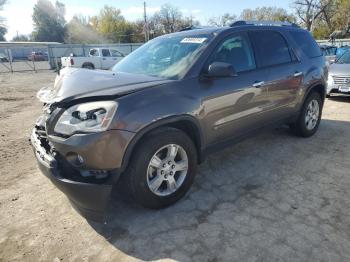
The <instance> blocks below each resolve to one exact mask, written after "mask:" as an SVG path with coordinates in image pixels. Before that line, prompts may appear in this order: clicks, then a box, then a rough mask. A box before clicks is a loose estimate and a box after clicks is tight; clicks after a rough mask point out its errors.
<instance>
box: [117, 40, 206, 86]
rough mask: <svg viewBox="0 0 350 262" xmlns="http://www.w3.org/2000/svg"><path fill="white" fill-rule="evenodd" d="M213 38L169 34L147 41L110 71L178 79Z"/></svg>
mask: <svg viewBox="0 0 350 262" xmlns="http://www.w3.org/2000/svg"><path fill="white" fill-rule="evenodd" d="M211 38H212V36H211V35H208V34H197V35H191V36H183V35H182V36H179V35H173V36H172V35H169V36H165V37H160V38H156V39H153V40H151V41H149V42H148V43H146V44H144V45H143V46H141V47H140V48H138V49H136V50H135V51H134V52H132V53H131V54H130V55H128V56H127V57H125V58H124V59H123V60H122V61H120V62H119V63H118V64H116V65H115V66H114V67H113V69H112V70H113V71H116V72H125V73H133V74H143V75H148V76H155V77H161V78H165V79H179V78H181V77H183V76H184V74H185V73H186V72H187V71H188V69H189V68H190V66H191V65H192V63H193V62H194V61H195V60H196V59H197V58H198V56H199V55H200V54H201V52H202V51H203V50H204V49H205V47H206V46H207V45H208V42H209V41H210V39H211Z"/></svg>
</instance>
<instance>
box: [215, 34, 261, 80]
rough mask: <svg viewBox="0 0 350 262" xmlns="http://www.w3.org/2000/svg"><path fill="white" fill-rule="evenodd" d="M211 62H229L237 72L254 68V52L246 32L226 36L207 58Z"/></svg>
mask: <svg viewBox="0 0 350 262" xmlns="http://www.w3.org/2000/svg"><path fill="white" fill-rule="evenodd" d="M209 61H210V64H211V63H213V62H224V63H229V64H231V65H232V66H233V68H234V69H235V70H236V72H237V73H239V72H244V71H249V70H252V69H255V68H256V65H255V59H254V53H253V49H252V46H251V44H250V41H249V38H248V36H247V35H246V34H234V35H231V36H229V37H228V38H226V39H225V40H224V41H223V42H222V43H221V44H220V45H219V46H218V48H217V49H216V50H215V51H214V53H213V54H212V55H211V58H210V59H209Z"/></svg>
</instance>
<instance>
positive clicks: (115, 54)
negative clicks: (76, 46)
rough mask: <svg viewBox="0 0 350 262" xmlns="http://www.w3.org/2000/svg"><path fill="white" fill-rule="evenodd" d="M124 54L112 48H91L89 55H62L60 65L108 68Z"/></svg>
mask: <svg viewBox="0 0 350 262" xmlns="http://www.w3.org/2000/svg"><path fill="white" fill-rule="evenodd" d="M123 57H124V54H122V53H121V52H119V51H118V50H116V49H112V48H92V49H90V51H89V56H88V57H84V56H72V55H71V56H69V57H62V58H61V63H62V67H79V68H87V69H110V68H111V67H112V66H114V65H115V64H116V63H118V62H119V61H120V60H122V59H123Z"/></svg>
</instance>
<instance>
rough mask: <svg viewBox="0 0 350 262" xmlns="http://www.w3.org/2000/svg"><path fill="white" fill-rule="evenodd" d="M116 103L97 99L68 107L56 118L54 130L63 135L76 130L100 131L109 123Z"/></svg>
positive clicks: (116, 105) (70, 133) (115, 109)
mask: <svg viewBox="0 0 350 262" xmlns="http://www.w3.org/2000/svg"><path fill="white" fill-rule="evenodd" d="M117 108H118V103H117V102H114V101H99V102H89V103H83V104H78V105H75V106H72V107H70V108H68V109H67V110H66V111H65V112H64V113H63V114H62V115H61V116H60V118H59V119H58V121H57V123H56V126H55V129H54V131H55V132H56V133H59V134H63V135H72V134H73V133H76V132H101V131H105V130H107V128H108V127H109V125H110V124H111V122H112V120H113V117H114V115H115V112H116V111H117Z"/></svg>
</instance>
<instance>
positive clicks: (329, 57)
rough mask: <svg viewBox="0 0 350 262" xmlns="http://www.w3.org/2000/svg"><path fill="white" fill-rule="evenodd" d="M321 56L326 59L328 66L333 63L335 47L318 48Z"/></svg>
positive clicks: (322, 46)
mask: <svg viewBox="0 0 350 262" xmlns="http://www.w3.org/2000/svg"><path fill="white" fill-rule="evenodd" d="M320 48H321V51H322V54H323V55H324V56H325V57H326V61H327V62H328V63H329V64H332V63H334V61H335V59H336V53H337V47H336V46H329V45H321V46H320Z"/></svg>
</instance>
